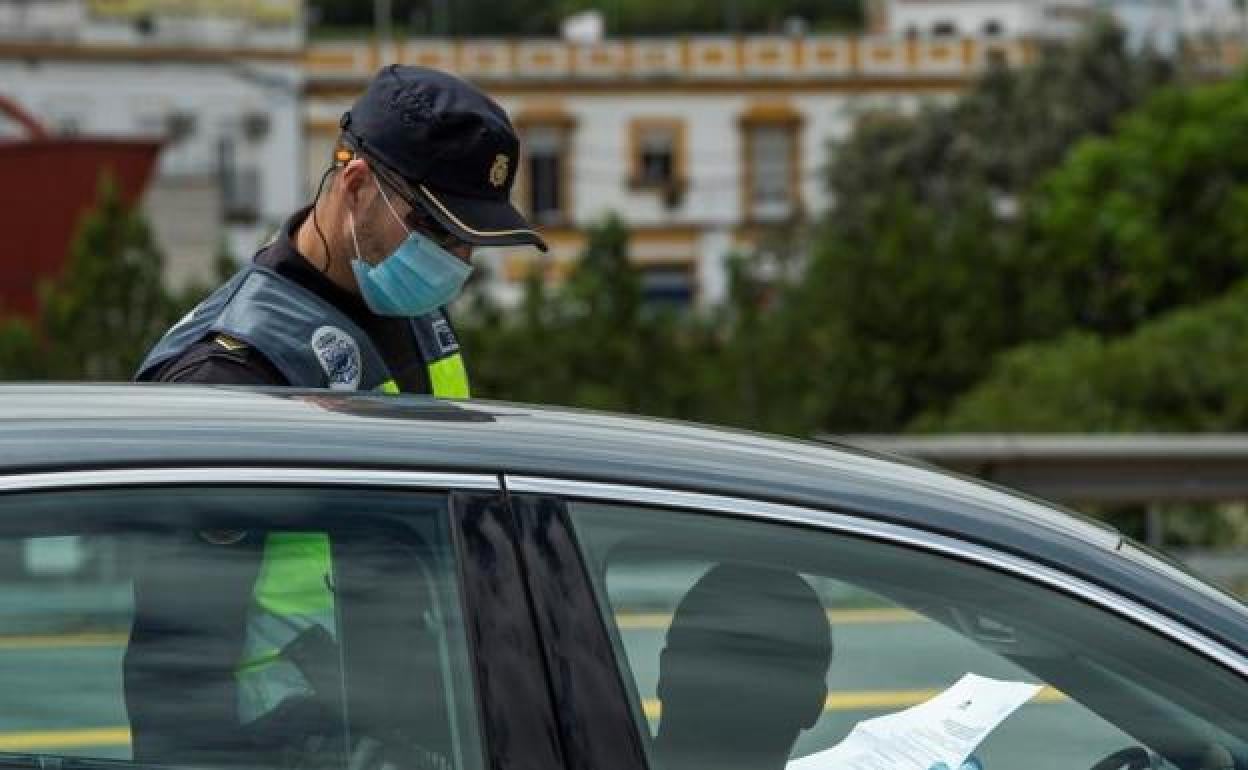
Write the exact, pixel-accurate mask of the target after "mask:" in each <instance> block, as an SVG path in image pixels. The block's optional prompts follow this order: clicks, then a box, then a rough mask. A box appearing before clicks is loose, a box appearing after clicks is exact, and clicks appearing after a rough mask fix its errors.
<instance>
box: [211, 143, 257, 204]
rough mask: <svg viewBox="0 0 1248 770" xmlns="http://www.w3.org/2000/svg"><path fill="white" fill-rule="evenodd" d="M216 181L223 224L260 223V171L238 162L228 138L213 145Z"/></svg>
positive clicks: (234, 148)
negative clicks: (223, 219) (214, 149)
mask: <svg viewBox="0 0 1248 770" xmlns="http://www.w3.org/2000/svg"><path fill="white" fill-rule="evenodd" d="M217 180H218V183H219V184H220V186H221V210H222V212H223V213H224V215H225V221H226V222H230V223H232V224H255V222H257V221H258V220H259V219H260V169H258V168H256V167H254V166H244V165H242V164H240V163H239V162H238V152H237V147H236V145H235V142H234V139H233V138H231V137H228V136H223V137H221V139H220V141H219V142H218V143H217Z"/></svg>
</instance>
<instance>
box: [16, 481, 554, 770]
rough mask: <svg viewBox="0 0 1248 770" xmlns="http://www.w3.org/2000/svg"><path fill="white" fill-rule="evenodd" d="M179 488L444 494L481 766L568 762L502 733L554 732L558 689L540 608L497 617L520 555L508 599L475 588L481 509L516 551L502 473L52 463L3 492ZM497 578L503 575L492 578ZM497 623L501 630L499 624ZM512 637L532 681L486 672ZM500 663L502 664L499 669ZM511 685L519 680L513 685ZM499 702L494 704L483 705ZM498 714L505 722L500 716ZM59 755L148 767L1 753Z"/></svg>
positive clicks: (522, 768) (517, 588)
mask: <svg viewBox="0 0 1248 770" xmlns="http://www.w3.org/2000/svg"><path fill="white" fill-rule="evenodd" d="M148 487H150V488H177V487H220V488H228V487H267V488H281V487H304V488H313V489H315V488H342V487H356V488H361V489H374V490H390V491H399V492H403V491H406V492H413V493H440V494H442V495H445V497H446V506H447V511H448V521H447V526H448V528H449V532H450V535H451V539H452V543H451V547H452V549H453V552H452V558H453V560H454V564H455V567H456V575H455V579H456V583H457V588H458V593H459V597H458V598H459V601H460V603H461V605H462V609H461V611H462V614H463V619H464V622H465V624H466V625H467V628H465V629H464V633H465V636H466V638H467V643H468V650H467V651H466V653H467V656H468V663H469V666H470V667H471V669H472V675H471V677H470V682H469V686H470V687H471V689H472V692H471V693H470V694H469V697H471V699H472V707H473V708H474V709H475V711H476V717H477V723H478V725H479V729H480V735H479V736H478V738H479V740H480V742H481V753H482V758H483V762H484V765H485V766H486V767H488V768H490V769H491V770H539V768H540V770H549V768H552V767H563V763H562V759H561V757H558V756H557V755H555V756H550V755H545V756H543V755H541V754H540V753H534V754H531V755H525V756H520V757H517V756H515V755H510V756H506V755H504V752H503V751H501V748H500V741H499V740H498V737H499V736H505V735H508V734H510V733H513V732H514V726H513V725H512V724H511V720H513V719H514V718H515V715H523V719H524V720H526V721H528V722H529V723H530V724H538V725H545V726H547V727H548V728H549V729H547V730H546V733H547V734H553V724H554V721H555V715H554V713H553V708H554V706H553V695H552V694H551V693H550V691H549V689H548V682H547V680H546V679H545V677H544V676H540V677H539V676H535V675H534V674H533V672H534V671H536V670H537V669H539V668H540V656H539V655H538V654H537V652H536V650H537V636H538V634H537V630H536V626H535V625H534V623H533V613H532V612H531V611H528V612H520V613H516V612H511V613H508V614H506V616H505V617H502V616H500V615H499V612H498V610H499V604H500V603H501V604H503V605H512V606H515V603H516V602H521V603H523V604H525V605H527V602H528V596H527V594H526V593H525V591H524V589H523V587H522V582H523V581H522V579H521V574H522V568H521V566H520V562H519V558H518V555H517V559H516V560H515V561H514V562H513V563H512V567H511V570H512V574H505V575H502V576H501V577H502V578H503V579H502V580H501V581H496V582H501V584H503V585H505V586H512V587H513V588H512V590H511V591H510V592H509V593H506V594H504V595H494V596H492V597H483V596H482V595H481V593H480V592H479V591H476V590H474V585H475V584H479V583H480V580H479V578H480V573H481V572H482V571H483V569H485V564H484V563H483V561H482V559H481V558H480V554H478V553H474V552H473V550H472V548H471V547H470V546H468V545H466V543H467V541H468V540H469V539H470V535H471V533H469V532H468V531H467V527H468V526H470V524H469V521H470V520H471V519H472V517H473V516H474V515H476V514H479V513H480V512H482V511H484V512H485V514H486V518H487V519H489V520H491V521H492V522H498V521H501V522H503V524H504V525H505V528H504V530H503V531H502V537H503V538H504V539H505V542H501V543H500V542H499V541H498V539H497V537H496V538H495V540H494V541H493V542H492V543H491V546H493V547H499V546H500V545H501V546H503V547H506V548H507V549H508V550H512V549H514V547H515V543H514V540H515V537H514V526H513V524H512V522H511V515H510V513H509V511H508V509H507V507H506V501H505V499H504V494H503V488H502V482H501V477H500V476H499V475H496V474H491V473H482V472H475V473H464V472H454V471H442V470H416V469H412V470H406V469H405V470H394V469H370V468H341V467H325V466H282V465H277V464H275V465H265V466H258V465H238V466H230V465H204V466H198V465H179V466H160V467H148V466H129V467H117V468H105V469H54V470H47V471H34V472H23V473H11V474H5V475H0V494H39V495H44V494H56V493H57V492H70V491H79V490H90V489H110V488H111V489H135V488H148ZM488 567H489V569H491V570H493V569H496V568H497V563H496V561H495V560H493V559H489V560H488ZM495 577H496V578H497V577H499V576H497V575H496V576H495ZM500 622H501V623H502V625H503V626H505V627H504V628H500V627H499V625H500ZM485 627H490V628H493V629H494V632H495V633H494V639H495V641H493V642H488V641H485V640H483V639H482V634H481V633H480V629H482V628H485ZM500 635H501V636H504V637H505V636H510V637H512V638H528V639H530V640H531V643H530V644H529V645H528V648H527V654H528V658H527V659H523V658H522V657H518V656H523V655H524V654H525V653H526V650H525V649H523V647H524V646H523V645H520V648H521V649H517V647H516V646H509V647H508V648H507V650H506V652H507V653H508V654H509V657H508V660H507V665H509V666H513V667H517V668H518V669H519V670H520V671H522V672H528V677H527V678H528V680H529V681H527V682H526V683H525V684H527V685H528V686H524V687H519V688H516V687H501V686H500V684H499V682H498V680H497V678H492V677H490V676H489V672H487V671H486V670H485V667H486V666H487V663H488V660H489V658H490V657H491V655H494V654H497V653H498V652H499V650H498V649H497V647H495V649H493V650H490V649H486V648H485V647H483V645H489V644H494V645H497V639H498V638H499V636H500ZM493 668H494V669H497V668H498V666H497V664H495V665H494V667H493ZM513 684H514V683H513ZM486 704H493V708H486ZM500 720H501V721H500ZM49 759H50V760H53V761H61V762H63V763H65V764H66V766H67V767H68V766H70V765H75V766H77V765H82V766H83V767H87V766H92V765H93V763H95V764H100V763H108V764H109V766H110V767H117V768H120V767H133V768H143V767H145V765H144V763H142V762H138V761H133V760H115V761H114V760H104V759H100V760H98V761H97V760H96V759H94V758H88V757H74V756H66V755H58V754H54V753H50V752H6V753H5V754H4V755H3V756H0V760H3V761H0V764H3V765H4V766H6V767H10V766H26V765H22V762H23V760H29V761H30V762H31V764H30V765H29V766H30V767H35V766H41V764H40V763H42V762H44V761H45V760H49Z"/></svg>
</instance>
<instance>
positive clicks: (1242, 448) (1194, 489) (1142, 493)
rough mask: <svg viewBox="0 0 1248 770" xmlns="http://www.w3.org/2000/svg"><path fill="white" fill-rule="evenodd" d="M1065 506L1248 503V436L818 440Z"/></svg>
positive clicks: (853, 437)
mask: <svg viewBox="0 0 1248 770" xmlns="http://www.w3.org/2000/svg"><path fill="white" fill-rule="evenodd" d="M818 438H819V440H821V441H830V442H837V443H844V444H849V445H851V446H857V447H862V448H863V449H868V450H871V451H876V452H884V453H887V454H894V455H902V456H905V457H909V458H913V459H916V460H921V461H923V462H928V463H931V464H933V465H938V466H940V467H942V468H947V469H949V470H952V471H955V472H958V473H964V474H967V475H970V476H977V477H979V478H982V479H985V480H987V481H991V482H993V483H997V484H1002V485H1004V486H1008V487H1013V488H1015V489H1019V490H1022V491H1024V492H1028V493H1030V494H1033V495H1036V496H1038V497H1043V498H1047V499H1050V500H1057V501H1061V502H1063V503H1070V504H1079V503H1146V504H1147V503H1176V502H1230V501H1244V500H1248V434H1245V435H1240V434H1219V435H1190V434H1183V435H1178V434H1171V435H1000V434H983V435H942V436H897V435H849V436H831V435H820V436H818Z"/></svg>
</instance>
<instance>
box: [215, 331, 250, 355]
mask: <svg viewBox="0 0 1248 770" xmlns="http://www.w3.org/2000/svg"><path fill="white" fill-rule="evenodd" d="M213 342H216V343H217V344H218V345H220V346H221V347H223V348H225V349H226V350H228V351H230V352H231V353H233V352H234V351H236V350H245V349H246V348H247V343H246V342H242V341H240V340H236V339H234V338H233V337H231V336H230V335H228V334H218V335H217V336H216V337H215V338H214V339H213Z"/></svg>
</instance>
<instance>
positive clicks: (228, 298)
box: [138, 65, 546, 397]
mask: <svg viewBox="0 0 1248 770" xmlns="http://www.w3.org/2000/svg"><path fill="white" fill-rule="evenodd" d="M340 125H341V127H342V133H341V136H340V139H339V142H338V145H337V148H336V150H335V153H334V158H333V161H332V164H331V165H330V167H329V168H328V169H327V170H326V172H325V174H324V176H322V178H321V184H320V189H318V191H317V196H316V200H314V201H313V203H312V205H311V206H309V207H307V208H305V209H302V210H300V211H298V212H296V213H295V215H294V216H293V217H291V219H290V220H289V221H288V222H287V223H286V225H285V227H283V228H282V230H281V232H280V233H279V234H278V235H277V237H276V238H275V239H274V240H273V241H272V242H271V243H270V244H268V245H267V246H265V247H264V248H262V249H261V250H260V251H259V253H257V254H256V256H255V258H254V260H253V263H252V264H251V265H248V266H247V267H246V268H245V269H243V270H242V271H241V272H240V273H239V274H238V275H236V276H235V277H234V278H233V279H232V280H231V281H229V282H228V283H227V284H225V285H224V286H222V287H221V288H220V289H218V290H217V291H216V292H215V293H214V294H213V295H211V296H210V297H209V298H208V299H207V300H205V301H204V302H203V303H201V304H200V305H199V306H198V307H197V308H196V309H195V310H194V311H192V313H191V314H190V315H189V316H188V317H187V318H185V319H183V320H182V321H181V322H180V323H179V324H177V325H176V326H175V327H174V328H173V329H171V330H170V331H169V332H168V333H167V334H166V335H165V337H164V338H163V339H162V340H161V341H160V342H159V343H158V344H157V345H156V347H155V348H154V349H153V350H152V351H151V352H150V353H149V354H148V356H147V358H146V360H145V361H144V362H143V364H142V365H141V366H140V370H139V373H138V379H139V380H148V381H160V382H187V383H217V384H247V385H294V386H302V387H329V388H335V389H347V390H354V389H377V388H380V389H383V390H386V391H389V392H397V391H402V392H415V393H430V392H432V393H434V394H435V395H439V396H452V397H454V396H460V397H463V396H467V395H469V393H468V386H467V378H466V375H465V372H464V368H463V362H462V358H461V357H460V355H459V345H458V342H457V341H456V339H455V334H454V332H453V331H452V329H451V326H450V324H449V323H448V321H447V319H446V318H445V315H444V313H443V311H442V309H441V308H442V307H443V306H445V305H446V304H447V303H448V302H450V301H451V300H452V299H454V298H455V296H456V295H457V294H458V293H459V291H460V289H461V288H462V286H463V284H464V281H465V280H466V279H467V277H468V274H469V272H470V271H471V254H472V249H473V247H475V246H502V245H516V244H532V245H535V246H537V247H539V248H541V249H543V250H545V248H546V247H545V244H544V243H543V241H542V239H541V237H540V236H539V235H538V234H537V233H536V232H534V230H533V229H532V228H531V227H530V226H529V225H528V224H527V223H526V222H525V220H524V217H523V216H521V214H520V213H519V212H518V211H516V209H515V208H514V207H513V206H512V205H511V202H510V194H511V187H512V183H513V181H514V179H515V173H516V165H517V153H518V149H519V142H518V140H517V138H516V135H515V132H514V130H513V129H512V127H511V123H510V122H509V121H508V119H507V115H506V113H504V112H503V110H502V109H501V108H500V107H499V106H498V105H497V104H495V103H494V102H493V101H491V100H490V99H489V98H488V97H487V96H485V95H484V94H483V93H481V92H480V91H479V90H477V89H476V88H474V87H472V86H471V85H469V84H467V83H465V82H463V81H462V80H459V79H457V78H455V77H452V76H450V75H447V74H444V73H441V72H437V71H434V70H429V69H423V68H419V67H403V66H398V65H392V66H389V67H386V68H384V69H382V70H381V71H380V72H379V73H378V74H377V75H376V76H375V77H374V78H373V80H372V82H371V83H370V84H369V86H368V88H367V90H366V91H365V93H364V95H363V96H361V97H360V99H359V100H358V101H357V102H356V103H355V105H354V106H353V107H352V108H351V110H350V111H349V112H347V113H346V114H345V115H343V117H342V120H341V124H340Z"/></svg>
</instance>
